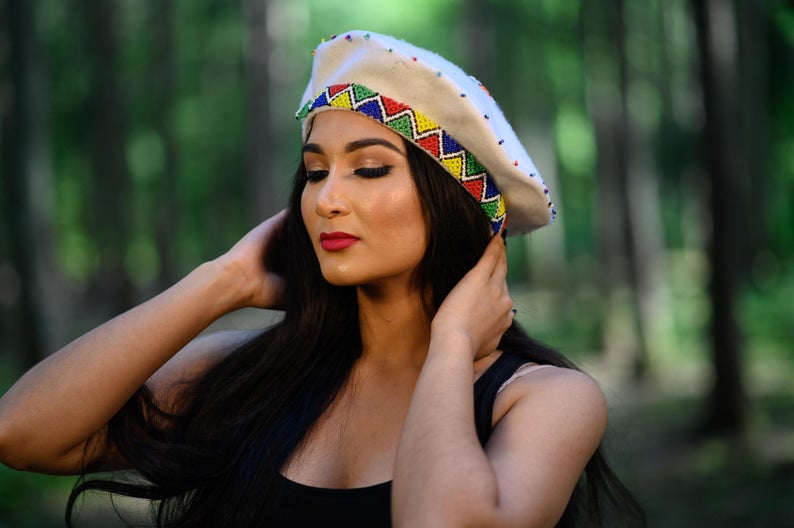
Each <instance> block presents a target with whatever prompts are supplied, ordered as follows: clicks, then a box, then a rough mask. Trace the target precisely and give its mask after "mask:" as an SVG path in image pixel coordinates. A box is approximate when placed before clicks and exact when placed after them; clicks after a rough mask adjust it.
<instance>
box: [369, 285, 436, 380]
mask: <svg viewBox="0 0 794 528" xmlns="http://www.w3.org/2000/svg"><path fill="white" fill-rule="evenodd" d="M358 308H359V320H360V323H361V339H362V344H363V356H362V359H363V360H365V361H367V362H370V363H372V364H376V365H380V366H381V367H383V368H389V369H392V368H398V369H399V368H412V369H413V368H416V369H417V370H418V369H421V367H422V365H423V364H424V360H425V358H426V357H427V349H428V346H429V345H430V321H431V317H430V316H429V315H428V314H427V313H426V312H425V308H424V305H423V304H422V295H421V294H420V292H419V290H418V288H410V287H405V288H404V289H399V290H397V291H395V290H391V291H383V290H376V289H373V288H369V287H365V286H361V287H359V288H358Z"/></svg>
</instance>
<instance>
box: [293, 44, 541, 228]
mask: <svg viewBox="0 0 794 528" xmlns="http://www.w3.org/2000/svg"><path fill="white" fill-rule="evenodd" d="M313 53H314V64H313V66H312V76H311V79H310V80H309V84H308V86H307V87H306V91H305V92H304V94H303V97H302V99H301V107H300V109H299V110H298V112H297V114H296V117H297V118H298V119H303V120H304V122H303V139H304V141H305V140H306V135H307V133H308V130H309V126H308V123H309V121H310V119H307V118H310V117H311V116H312V115H314V114H315V113H316V112H321V111H325V110H331V109H346V110H352V111H356V112H360V113H362V114H365V115H368V116H370V117H372V118H373V119H376V120H377V121H379V122H380V123H383V124H384V125H386V126H388V127H390V128H392V129H393V130H395V131H397V132H398V133H400V134H402V135H403V136H405V137H406V138H407V139H408V140H409V141H411V142H412V143H414V144H416V145H418V146H419V147H421V148H422V149H424V150H425V151H426V152H427V153H428V154H430V155H431V156H432V157H433V158H434V159H436V160H437V161H438V162H439V163H440V164H441V165H442V166H443V167H444V168H445V169H446V170H447V171H448V172H449V173H450V174H451V175H452V176H454V177H455V178H456V179H457V180H458V181H459V182H460V183H461V184H462V185H463V186H464V187H465V188H466V189H467V190H468V191H469V193H470V194H471V195H472V196H473V197H474V198H475V199H476V200H477V202H479V204H480V207H481V208H482V209H483V211H484V212H485V214H486V216H487V217H488V219H489V220H490V221H491V226H492V228H493V231H494V233H498V232H499V231H501V230H502V229H503V228H504V227H505V226H506V225H507V224H508V223H509V230H508V231H509V233H510V234H519V233H526V232H528V231H531V230H533V229H536V228H538V227H541V226H544V225H546V224H549V223H551V222H553V221H554V215H555V213H556V211H555V210H554V204H552V202H551V199H550V198H549V190H548V188H547V187H546V185H545V184H544V183H543V180H542V179H541V177H540V174H539V173H538V170H537V169H536V168H535V165H534V164H533V163H532V159H531V158H530V157H529V154H528V153H527V151H526V149H524V147H523V146H522V145H521V142H520V141H519V140H518V138H517V137H516V134H515V132H514V131H513V128H512V127H511V126H510V124H509V123H508V122H507V120H506V119H505V117H504V115H503V114H502V111H501V110H500V109H499V106H498V105H497V104H496V101H494V99H493V98H492V97H491V95H490V93H489V92H488V90H486V89H485V87H484V86H483V85H482V84H481V83H480V82H479V81H477V79H475V78H474V77H471V76H469V75H467V74H466V73H465V72H464V71H463V70H461V69H460V68H459V67H457V66H455V65H454V64H452V63H451V62H449V61H447V60H446V59H444V58H443V57H441V56H439V55H437V54H435V53H432V52H430V51H427V50H424V49H421V48H418V47H416V46H413V45H412V44H409V43H407V42H405V41H402V40H399V39H396V38H394V37H389V36H386V35H379V34H377V33H373V32H368V31H349V32H347V33H343V34H340V35H338V36H334V37H332V38H331V40H329V41H324V42H323V43H321V44H320V45H319V46H318V47H317V49H316V50H315V51H314V52H313ZM508 217H509V222H507V218H508Z"/></svg>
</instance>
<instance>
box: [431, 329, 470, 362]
mask: <svg viewBox="0 0 794 528" xmlns="http://www.w3.org/2000/svg"><path fill="white" fill-rule="evenodd" d="M474 354H475V350H474V346H473V343H472V341H471V338H470V337H469V336H468V334H466V333H465V332H463V331H461V330H453V329H443V330H442V329H432V330H431V334H430V348H429V350H428V356H445V357H446V356H448V357H449V358H450V359H451V360H453V361H455V360H457V361H462V362H466V363H471V361H472V358H473V357H474Z"/></svg>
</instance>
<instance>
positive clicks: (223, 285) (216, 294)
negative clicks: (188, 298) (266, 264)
mask: <svg viewBox="0 0 794 528" xmlns="http://www.w3.org/2000/svg"><path fill="white" fill-rule="evenodd" d="M189 277H191V278H193V279H194V280H195V282H196V283H197V285H198V287H199V288H201V289H202V290H203V291H204V299H206V300H207V301H208V305H209V306H208V307H211V309H212V312H213V314H214V315H215V316H216V317H221V316H223V315H226V314H227V313H229V312H233V311H235V310H239V309H240V308H244V307H246V306H248V301H249V298H250V295H247V294H246V293H245V290H244V288H243V284H244V283H245V281H244V280H243V279H242V278H241V274H240V273H239V272H238V271H236V270H235V269H234V267H233V266H230V265H228V264H227V263H225V262H223V261H222V260H221V259H215V260H210V261H208V262H205V263H204V264H201V265H199V266H198V267H197V268H196V269H195V270H193V272H192V273H191V274H190V275H189Z"/></svg>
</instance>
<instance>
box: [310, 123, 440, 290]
mask: <svg viewBox="0 0 794 528" xmlns="http://www.w3.org/2000/svg"><path fill="white" fill-rule="evenodd" d="M303 162H304V164H305V166H306V174H307V182H306V186H305V187H304V189H303V194H302V196H301V214H302V216H303V221H304V223H305V225H306V230H307V232H308V234H309V237H310V238H311V240H312V245H313V246H314V251H315V252H316V253H317V258H318V259H319V261H320V268H321V270H322V273H323V276H324V277H325V279H326V280H327V281H328V282H330V283H331V284H334V285H337V286H354V285H355V286H358V285H374V284H378V283H383V282H384V281H389V280H394V279H396V280H403V281H406V283H408V284H410V281H411V280H412V278H413V272H414V270H415V269H416V268H417V266H418V265H419V263H420V262H421V260H422V257H423V256H424V253H425V249H426V247H427V237H428V234H427V224H426V221H425V217H424V214H423V211H422V204H421V201H420V199H419V194H418V192H417V189H416V185H415V184H414V181H413V177H412V175H411V171H410V168H409V165H408V159H407V158H406V152H405V145H404V144H403V140H402V136H400V135H398V134H397V133H396V132H394V131H392V130H390V129H389V128H387V127H385V126H383V125H381V124H379V123H377V122H376V121H374V120H372V119H370V118H368V117H366V116H363V115H360V114H357V113H354V112H350V111H347V110H329V111H325V112H321V113H319V114H318V115H317V116H315V118H314V123H313V125H312V129H311V133H310V134H309V137H308V139H307V141H306V144H305V145H304V147H303Z"/></svg>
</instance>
